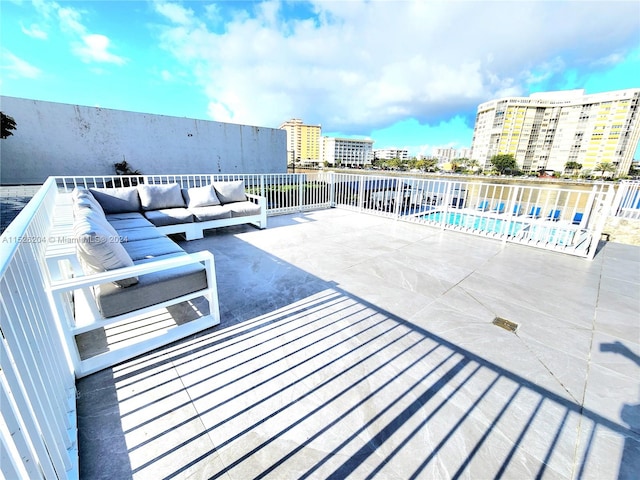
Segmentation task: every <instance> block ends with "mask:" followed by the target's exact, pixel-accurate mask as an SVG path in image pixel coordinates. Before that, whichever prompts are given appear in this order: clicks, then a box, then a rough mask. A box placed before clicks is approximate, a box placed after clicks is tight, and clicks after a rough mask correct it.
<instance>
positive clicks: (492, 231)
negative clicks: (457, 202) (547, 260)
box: [418, 211, 590, 248]
mask: <svg viewBox="0 0 640 480" xmlns="http://www.w3.org/2000/svg"><path fill="white" fill-rule="evenodd" d="M443 215H444V212H442V211H436V212H430V213H426V214H422V215H420V216H419V217H418V218H420V219H422V220H424V221H426V222H428V223H430V224H436V225H442V220H443ZM446 215H447V216H446V221H445V226H446V227H448V228H452V229H454V230H462V231H467V232H468V233H476V234H483V235H492V236H502V235H505V234H506V236H507V237H508V238H509V239H510V240H512V241H517V242H518V243H536V244H540V243H543V244H546V245H553V246H557V247H563V248H566V247H568V246H571V245H575V244H576V243H582V242H583V241H584V240H585V239H586V238H587V237H588V238H590V236H589V234H588V232H587V231H586V230H581V233H580V235H579V239H578V240H576V234H577V232H578V230H579V229H578V228H577V227H575V226H566V227H563V226H560V225H559V224H558V223H556V222H542V223H541V222H540V221H539V220H538V221H536V220H535V219H533V220H532V219H526V220H517V219H516V218H517V217H514V218H512V219H511V221H509V219H507V218H497V217H492V216H484V215H478V214H476V213H472V212H469V213H462V212H448V213H447V214H446Z"/></svg>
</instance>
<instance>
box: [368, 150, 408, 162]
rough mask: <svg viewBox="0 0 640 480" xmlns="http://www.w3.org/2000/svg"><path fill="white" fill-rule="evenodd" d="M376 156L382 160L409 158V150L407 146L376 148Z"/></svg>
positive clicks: (374, 153) (374, 154) (374, 152)
mask: <svg viewBox="0 0 640 480" xmlns="http://www.w3.org/2000/svg"><path fill="white" fill-rule="evenodd" d="M373 156H374V158H378V159H380V160H393V159H394V158H397V159H399V160H409V150H407V149H405V148H376V149H375V150H374V151H373Z"/></svg>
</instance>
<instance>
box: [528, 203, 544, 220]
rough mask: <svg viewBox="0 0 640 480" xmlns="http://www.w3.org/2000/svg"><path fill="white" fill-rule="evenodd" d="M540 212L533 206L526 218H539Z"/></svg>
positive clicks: (539, 208) (538, 208)
mask: <svg viewBox="0 0 640 480" xmlns="http://www.w3.org/2000/svg"><path fill="white" fill-rule="evenodd" d="M540 210H541V207H536V206H535V205H534V206H532V207H531V209H530V210H529V213H528V214H527V217H530V218H540Z"/></svg>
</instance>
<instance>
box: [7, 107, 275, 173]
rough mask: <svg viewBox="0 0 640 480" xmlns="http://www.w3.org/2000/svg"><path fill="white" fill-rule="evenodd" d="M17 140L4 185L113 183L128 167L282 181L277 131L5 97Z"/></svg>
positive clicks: (10, 142)
mask: <svg viewBox="0 0 640 480" xmlns="http://www.w3.org/2000/svg"><path fill="white" fill-rule="evenodd" d="M0 110H2V112H4V113H5V115H9V116H11V117H13V118H14V119H15V121H16V129H15V130H14V132H13V135H12V136H10V137H8V138H6V139H4V140H0V184H3V185H11V184H36V183H42V182H43V181H44V180H45V179H46V178H47V177H48V176H50V175H113V174H115V170H114V167H113V164H114V163H117V162H121V161H123V160H126V161H127V162H128V163H129V164H130V165H131V167H132V168H133V169H137V170H140V171H141V172H142V173H145V174H178V173H284V172H286V171H287V146H286V142H287V139H286V132H285V131H284V130H280V129H276V128H266V127H254V126H247V125H237V124H232V123H221V122H212V121H206V120H195V119H189V118H179V117H168V116H162V115H151V114H143V113H133V112H125V111H122V110H109V109H105V108H95V107H82V106H77V105H67V104H63V103H52V102H43V101H39V100H28V99H22V98H14V97H4V96H2V97H0Z"/></svg>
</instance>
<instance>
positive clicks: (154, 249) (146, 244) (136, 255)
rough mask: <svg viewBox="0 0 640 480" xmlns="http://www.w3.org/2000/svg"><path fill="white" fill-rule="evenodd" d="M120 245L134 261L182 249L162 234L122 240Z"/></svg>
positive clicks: (178, 251)
mask: <svg viewBox="0 0 640 480" xmlns="http://www.w3.org/2000/svg"><path fill="white" fill-rule="evenodd" d="M122 246H123V247H124V249H125V250H126V252H127V253H128V254H129V256H130V257H131V259H132V260H133V261H134V262H136V261H138V260H142V259H154V258H158V257H162V256H163V255H168V254H171V253H180V252H183V251H184V250H182V248H180V246H179V245H178V244H177V243H175V242H174V241H173V240H171V239H170V238H169V237H166V236H164V235H163V236H161V237H157V238H147V239H143V240H133V241H128V242H123V243H122Z"/></svg>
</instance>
